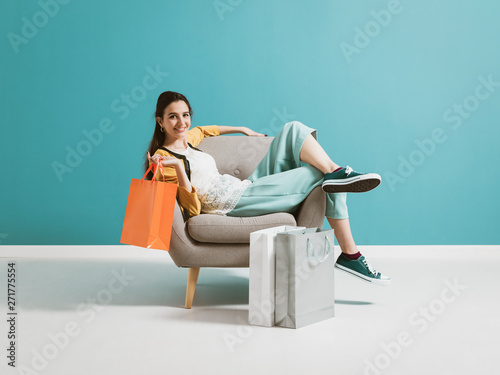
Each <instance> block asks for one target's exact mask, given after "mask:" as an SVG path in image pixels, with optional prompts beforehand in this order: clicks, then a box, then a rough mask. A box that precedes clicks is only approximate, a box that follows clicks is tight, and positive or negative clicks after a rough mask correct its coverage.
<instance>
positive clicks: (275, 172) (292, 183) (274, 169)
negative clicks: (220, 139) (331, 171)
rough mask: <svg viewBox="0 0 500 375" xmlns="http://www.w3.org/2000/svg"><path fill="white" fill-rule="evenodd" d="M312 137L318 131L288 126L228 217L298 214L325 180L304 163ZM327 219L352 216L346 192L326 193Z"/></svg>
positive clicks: (261, 163)
mask: <svg viewBox="0 0 500 375" xmlns="http://www.w3.org/2000/svg"><path fill="white" fill-rule="evenodd" d="M309 134H312V135H313V137H315V138H316V129H312V128H309V127H307V126H305V125H304V124H302V123H300V122H298V121H292V122H289V123H287V124H285V126H284V127H283V129H281V131H280V132H279V133H278V135H277V136H276V137H275V138H274V139H273V141H272V142H271V145H270V147H269V151H268V152H267V154H266V156H265V157H264V158H263V159H262V160H261V162H260V163H259V165H258V166H257V168H256V169H255V170H254V171H253V173H252V174H251V175H250V176H249V177H248V179H249V180H250V181H252V184H251V185H249V186H248V187H247V188H246V190H245V191H244V193H243V195H242V196H241V198H240V200H239V201H238V203H237V204H236V207H235V208H234V209H233V210H232V211H231V212H229V213H228V214H227V215H228V216H259V215H265V214H270V213H274V212H289V213H294V212H295V211H296V210H297V209H298V207H299V205H300V204H301V203H302V202H303V201H304V200H305V199H306V198H307V196H308V195H309V193H310V192H311V191H312V190H313V189H314V188H315V187H317V186H320V185H321V184H322V183H323V179H324V177H325V175H324V174H323V172H321V171H320V170H318V169H316V168H314V167H313V166H311V165H308V164H305V163H303V162H302V161H301V160H300V150H301V149H302V145H303V144H304V141H305V140H306V138H307V136H309ZM325 216H326V217H330V218H334V219H346V218H347V217H348V213H347V205H346V193H330V194H326V210H325Z"/></svg>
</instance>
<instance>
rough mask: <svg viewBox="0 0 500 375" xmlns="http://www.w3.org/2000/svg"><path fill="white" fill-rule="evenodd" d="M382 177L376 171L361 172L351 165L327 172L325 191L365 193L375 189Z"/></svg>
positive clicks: (323, 186) (324, 183) (324, 184)
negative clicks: (354, 169)
mask: <svg viewBox="0 0 500 375" xmlns="http://www.w3.org/2000/svg"><path fill="white" fill-rule="evenodd" d="M381 180H382V179H381V178H380V175H378V174H376V173H359V172H355V171H353V169H352V168H351V167H349V166H347V167H345V168H342V169H341V170H338V171H337V172H333V173H327V174H325V179H324V181H323V185H322V188H323V191H324V192H325V193H364V192H365V191H370V190H372V189H375V188H376V187H377V186H378V185H379V184H380V181H381Z"/></svg>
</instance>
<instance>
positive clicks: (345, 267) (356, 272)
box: [335, 253, 391, 285]
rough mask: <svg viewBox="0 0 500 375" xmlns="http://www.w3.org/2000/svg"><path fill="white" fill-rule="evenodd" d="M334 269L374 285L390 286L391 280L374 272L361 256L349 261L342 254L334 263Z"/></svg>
mask: <svg viewBox="0 0 500 375" xmlns="http://www.w3.org/2000/svg"><path fill="white" fill-rule="evenodd" d="M335 268H337V269H339V270H341V271H344V272H347V273H348V274H349V275H352V276H356V277H358V278H360V279H361V280H364V281H367V282H369V283H372V284H375V285H391V278H390V277H387V276H384V275H382V274H381V273H380V272H377V271H375V270H374V269H373V267H372V266H371V265H370V263H368V262H367V261H366V259H365V257H364V256H363V255H361V256H360V257H359V258H358V259H356V260H351V259H349V258H348V257H346V256H345V255H344V253H342V254H340V256H339V257H338V259H337V263H335Z"/></svg>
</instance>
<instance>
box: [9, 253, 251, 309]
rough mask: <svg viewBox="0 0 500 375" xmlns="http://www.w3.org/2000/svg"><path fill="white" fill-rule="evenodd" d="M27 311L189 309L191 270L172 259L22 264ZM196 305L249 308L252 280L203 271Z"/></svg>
mask: <svg viewBox="0 0 500 375" xmlns="http://www.w3.org/2000/svg"><path fill="white" fill-rule="evenodd" d="M17 265H18V273H17V283H18V293H17V302H18V305H19V307H20V308H22V309H43V310H72V309H77V308H78V307H79V306H81V305H82V304H103V305H124V306H127V305H134V306H137V305H139V306H171V307H180V308H181V307H182V308H184V299H185V293H186V282H187V273H188V271H187V269H184V268H178V267H176V266H175V265H173V264H172V263H171V262H169V261H168V259H165V261H158V260H157V259H155V261H154V262H152V261H150V260H148V261H142V260H140V259H139V260H138V259H127V260H123V261H117V260H116V259H95V260H89V259H53V260H47V259H19V260H17ZM196 292H197V294H196V295H195V301H194V304H195V305H196V306H209V305H218V304H245V303H248V277H242V276H239V275H236V274H235V273H234V269H225V268H214V269H202V270H201V272H200V276H199V279H198V286H197V289H196Z"/></svg>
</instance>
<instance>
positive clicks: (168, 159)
mask: <svg viewBox="0 0 500 375" xmlns="http://www.w3.org/2000/svg"><path fill="white" fill-rule="evenodd" d="M148 158H149V161H150V162H151V163H153V164H157V163H158V162H159V161H161V164H162V165H163V166H164V167H174V169H175V173H176V174H177V180H178V181H179V186H182V187H183V188H184V189H186V190H187V191H188V192H189V193H191V191H193V188H192V185H191V182H190V181H189V178H188V176H187V174H186V171H185V170H184V168H183V166H182V164H181V163H182V162H181V161H180V160H179V159H177V158H175V157H173V156H161V155H158V154H155V155H153V156H151V155H150V154H149V151H148Z"/></svg>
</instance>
